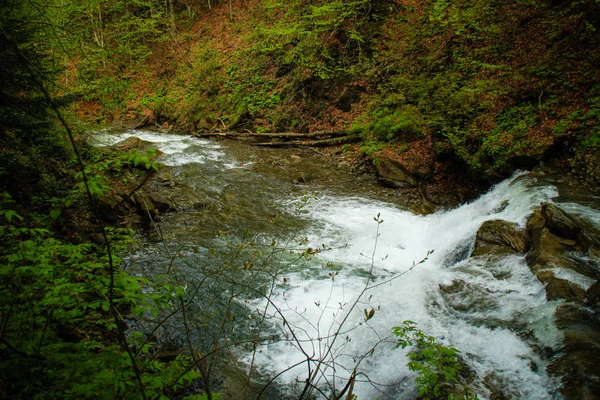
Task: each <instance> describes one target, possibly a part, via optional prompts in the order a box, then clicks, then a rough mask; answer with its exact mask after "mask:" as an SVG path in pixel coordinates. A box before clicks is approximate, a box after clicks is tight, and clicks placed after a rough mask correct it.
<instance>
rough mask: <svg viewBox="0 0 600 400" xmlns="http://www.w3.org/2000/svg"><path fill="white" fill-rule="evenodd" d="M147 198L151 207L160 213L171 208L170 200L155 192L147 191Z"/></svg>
mask: <svg viewBox="0 0 600 400" xmlns="http://www.w3.org/2000/svg"><path fill="white" fill-rule="evenodd" d="M148 199H150V202H151V203H152V205H153V207H154V208H155V209H156V210H158V211H159V212H161V213H164V212H167V211H169V210H171V209H173V205H172V204H171V202H170V201H169V200H168V199H166V198H165V197H163V196H161V195H159V194H157V193H148Z"/></svg>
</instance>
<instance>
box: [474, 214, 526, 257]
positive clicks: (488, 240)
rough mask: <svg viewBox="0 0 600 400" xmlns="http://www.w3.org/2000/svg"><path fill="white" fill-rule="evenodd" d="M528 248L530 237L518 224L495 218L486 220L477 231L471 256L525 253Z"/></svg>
mask: <svg viewBox="0 0 600 400" xmlns="http://www.w3.org/2000/svg"><path fill="white" fill-rule="evenodd" d="M527 250H529V237H528V235H527V234H526V233H525V232H524V231H523V230H521V229H519V226H518V225H517V224H514V223H511V222H507V221H501V220H493V221H486V222H484V223H483V224H482V225H481V227H480V228H479V230H478V231H477V236H476V237H475V246H474V249H473V252H472V253H471V256H478V255H483V254H490V253H493V254H510V253H525V252H526V251H527Z"/></svg>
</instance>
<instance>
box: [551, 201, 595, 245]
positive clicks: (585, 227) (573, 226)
mask: <svg viewBox="0 0 600 400" xmlns="http://www.w3.org/2000/svg"><path fill="white" fill-rule="evenodd" d="M541 215H542V217H543V218H544V220H545V224H546V227H547V228H548V229H549V230H550V231H551V232H552V233H554V234H556V235H559V236H561V237H563V238H566V239H571V240H574V241H576V242H577V243H578V244H580V245H581V246H582V247H583V248H584V249H586V250H589V249H590V248H592V247H595V248H596V249H600V231H598V229H597V228H596V227H595V226H593V225H592V224H590V223H589V222H588V221H586V220H584V219H582V218H579V217H577V216H574V215H571V214H569V213H567V212H565V211H564V210H563V209H561V208H559V207H558V206H556V205H555V204H551V203H542V204H541Z"/></svg>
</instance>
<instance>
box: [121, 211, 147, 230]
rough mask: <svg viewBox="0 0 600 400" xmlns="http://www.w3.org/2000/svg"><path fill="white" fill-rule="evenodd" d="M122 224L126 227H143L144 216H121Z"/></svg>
mask: <svg viewBox="0 0 600 400" xmlns="http://www.w3.org/2000/svg"><path fill="white" fill-rule="evenodd" d="M123 224H124V225H125V227H126V228H131V229H142V228H143V227H144V218H143V217H142V216H141V215H137V214H135V215H128V216H126V217H124V218H123Z"/></svg>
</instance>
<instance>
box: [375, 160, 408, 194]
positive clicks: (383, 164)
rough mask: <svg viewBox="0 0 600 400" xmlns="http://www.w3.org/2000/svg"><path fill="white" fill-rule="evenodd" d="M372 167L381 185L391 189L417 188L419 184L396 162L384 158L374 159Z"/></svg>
mask: <svg viewBox="0 0 600 400" xmlns="http://www.w3.org/2000/svg"><path fill="white" fill-rule="evenodd" d="M373 166H375V171H376V172H377V176H378V178H379V180H380V181H381V183H383V184H384V185H386V186H390V187H393V188H410V187H417V186H418V184H419V182H418V181H417V178H415V177H414V176H413V175H412V174H411V173H410V172H408V170H407V169H406V168H405V167H404V166H403V165H402V164H400V163H399V162H398V161H395V160H392V159H389V158H386V157H374V158H373Z"/></svg>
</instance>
